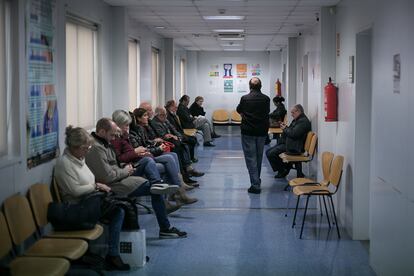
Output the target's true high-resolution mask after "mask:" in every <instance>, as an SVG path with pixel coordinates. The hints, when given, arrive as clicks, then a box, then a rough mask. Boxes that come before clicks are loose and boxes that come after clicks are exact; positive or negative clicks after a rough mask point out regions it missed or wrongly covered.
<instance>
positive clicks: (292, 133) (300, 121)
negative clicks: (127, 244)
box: [266, 104, 311, 178]
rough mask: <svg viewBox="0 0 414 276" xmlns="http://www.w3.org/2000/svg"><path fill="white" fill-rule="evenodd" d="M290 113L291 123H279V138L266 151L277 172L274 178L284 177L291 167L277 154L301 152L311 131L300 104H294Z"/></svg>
mask: <svg viewBox="0 0 414 276" xmlns="http://www.w3.org/2000/svg"><path fill="white" fill-rule="evenodd" d="M290 113H291V114H292V117H293V121H292V123H291V124H290V125H289V126H287V125H285V124H284V123H281V124H280V128H281V129H283V133H282V136H281V138H280V139H279V140H278V143H277V145H276V146H274V147H272V148H270V149H268V150H267V151H266V156H267V159H268V160H269V163H270V165H271V166H272V169H273V171H275V172H276V171H277V172H278V173H277V175H276V176H275V178H283V177H285V176H286V175H288V173H289V170H290V168H291V167H290V166H291V165H290V164H286V163H283V161H282V159H280V157H279V154H281V153H282V152H287V153H289V154H301V153H303V152H304V145H305V140H306V136H307V134H308V132H309V131H311V123H310V121H309V119H308V117H306V115H305V113H304V110H303V107H302V105H300V104H297V105H295V106H294V107H293V108H292V109H291V111H290Z"/></svg>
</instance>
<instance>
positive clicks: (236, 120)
mask: <svg viewBox="0 0 414 276" xmlns="http://www.w3.org/2000/svg"><path fill="white" fill-rule="evenodd" d="M230 120H231V124H232V125H240V124H241V121H242V118H241V116H240V114H239V113H238V112H237V111H236V110H232V111H231V113H230Z"/></svg>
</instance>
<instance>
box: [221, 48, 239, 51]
mask: <svg viewBox="0 0 414 276" xmlns="http://www.w3.org/2000/svg"><path fill="white" fill-rule="evenodd" d="M223 51H243V49H240V48H226V49H223Z"/></svg>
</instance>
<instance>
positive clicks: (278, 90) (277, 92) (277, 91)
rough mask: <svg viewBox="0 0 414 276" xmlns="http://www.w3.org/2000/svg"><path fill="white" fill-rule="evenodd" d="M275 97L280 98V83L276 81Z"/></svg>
mask: <svg viewBox="0 0 414 276" xmlns="http://www.w3.org/2000/svg"><path fill="white" fill-rule="evenodd" d="M275 90H276V96H282V83H281V82H280V81H279V79H277V81H276V83H275Z"/></svg>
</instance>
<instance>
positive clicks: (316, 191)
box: [293, 155, 344, 239]
mask: <svg viewBox="0 0 414 276" xmlns="http://www.w3.org/2000/svg"><path fill="white" fill-rule="evenodd" d="M343 164H344V157H343V156H342V155H337V156H335V158H334V159H333V161H332V165H331V169H330V173H329V185H322V183H318V184H315V185H301V186H296V187H294V188H293V193H294V194H295V195H296V196H297V197H298V199H297V202H296V209H295V216H294V218H293V226H294V225H295V220H296V214H297V211H298V205H299V200H300V197H301V196H307V197H306V205H305V211H304V214H303V220H302V228H301V230H300V238H302V234H303V227H304V225H305V218H306V212H307V210H308V203H309V198H310V197H311V196H312V195H317V196H322V197H325V196H327V197H328V198H329V200H330V202H331V207H332V212H333V217H334V220H335V224H336V231H337V233H338V238H339V239H340V238H341V235H340V233H339V227H338V221H337V219H336V213H335V206H334V203H333V200H332V195H334V194H336V192H337V191H338V188H339V184H340V183H341V176H342V167H343ZM331 186H333V191H331V189H330V187H331ZM325 208H326V206H325ZM325 211H326V212H327V210H326V209H325Z"/></svg>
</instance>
